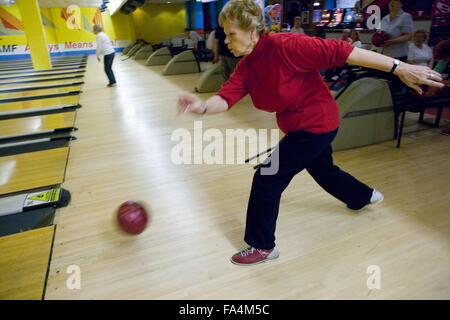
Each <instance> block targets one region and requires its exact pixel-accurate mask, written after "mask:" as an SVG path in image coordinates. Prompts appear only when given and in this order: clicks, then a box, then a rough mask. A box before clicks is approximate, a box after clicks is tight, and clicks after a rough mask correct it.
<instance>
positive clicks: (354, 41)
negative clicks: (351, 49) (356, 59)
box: [350, 30, 362, 48]
mask: <svg viewBox="0 0 450 320" xmlns="http://www.w3.org/2000/svg"><path fill="white" fill-rule="evenodd" d="M350 38H351V39H352V42H351V43H350V44H351V45H353V46H355V47H357V48H361V47H362V43H361V39H360V37H359V31H356V30H352V32H351V34H350Z"/></svg>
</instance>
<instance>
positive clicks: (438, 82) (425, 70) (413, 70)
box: [394, 63, 444, 94]
mask: <svg viewBox="0 0 450 320" xmlns="http://www.w3.org/2000/svg"><path fill="white" fill-rule="evenodd" d="M394 74H396V75H397V76H398V77H399V78H400V80H402V81H403V82H404V83H405V84H406V85H407V86H408V87H411V88H413V89H414V90H416V91H417V93H419V94H422V88H420V85H427V86H431V87H436V88H442V87H444V83H442V76H441V75H440V74H439V73H438V72H436V71H434V70H432V69H430V68H429V67H425V66H417V65H412V64H407V63H401V64H400V65H399V66H398V67H397V69H396V70H395V72H394Z"/></svg>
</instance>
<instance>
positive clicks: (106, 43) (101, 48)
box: [94, 24, 116, 87]
mask: <svg viewBox="0 0 450 320" xmlns="http://www.w3.org/2000/svg"><path fill="white" fill-rule="evenodd" d="M94 33H95V34H96V35H97V60H98V62H100V61H101V60H100V56H101V55H102V56H103V62H104V64H105V73H106V75H107V77H108V79H109V84H108V87H114V86H115V85H116V78H115V77H114V73H113V71H112V64H113V60H114V52H115V51H114V48H113V46H112V44H111V39H110V38H109V37H108V35H107V34H106V33H104V32H103V28H102V26H101V25H99V24H95V25H94Z"/></svg>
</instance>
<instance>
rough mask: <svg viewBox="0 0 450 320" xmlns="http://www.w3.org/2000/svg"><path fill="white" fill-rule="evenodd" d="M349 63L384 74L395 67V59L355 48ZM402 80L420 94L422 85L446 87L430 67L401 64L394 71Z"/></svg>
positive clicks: (348, 59)
mask: <svg viewBox="0 0 450 320" xmlns="http://www.w3.org/2000/svg"><path fill="white" fill-rule="evenodd" d="M346 62H347V63H349V64H353V65H358V66H362V67H366V68H372V69H377V70H380V71H384V72H390V71H391V69H392V67H393V65H394V63H393V62H394V58H391V57H388V56H385V55H382V54H379V53H376V52H373V51H369V50H365V49H361V48H354V49H353V51H352V52H351V53H350V55H349V56H348V58H347V61H346ZM394 74H395V75H397V76H398V77H399V78H400V80H402V81H403V82H404V83H405V84H406V85H407V86H408V87H411V88H413V89H414V90H416V91H417V92H418V93H419V94H422V89H421V88H420V85H422V84H424V85H428V86H432V87H438V88H442V87H443V86H444V84H443V83H441V81H442V76H441V75H440V74H439V73H437V72H436V71H434V70H431V69H430V68H428V67H424V66H417V65H410V64H407V63H404V62H400V64H399V65H398V66H397V68H396V69H395V71H394Z"/></svg>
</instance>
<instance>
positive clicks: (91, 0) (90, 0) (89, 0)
mask: <svg viewBox="0 0 450 320" xmlns="http://www.w3.org/2000/svg"><path fill="white" fill-rule="evenodd" d="M186 1H187V0H146V2H150V3H168V2H170V3H184V2H186ZM120 2H122V1H120ZM120 2H119V3H120ZM102 4H103V1H102V0H39V6H40V7H41V8H67V7H69V6H70V5H77V6H79V7H80V8H89V7H92V8H98V7H100V6H101V5H102ZM106 5H107V6H108V7H109V5H110V4H106Z"/></svg>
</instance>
